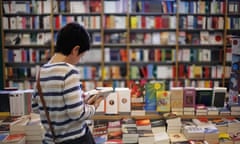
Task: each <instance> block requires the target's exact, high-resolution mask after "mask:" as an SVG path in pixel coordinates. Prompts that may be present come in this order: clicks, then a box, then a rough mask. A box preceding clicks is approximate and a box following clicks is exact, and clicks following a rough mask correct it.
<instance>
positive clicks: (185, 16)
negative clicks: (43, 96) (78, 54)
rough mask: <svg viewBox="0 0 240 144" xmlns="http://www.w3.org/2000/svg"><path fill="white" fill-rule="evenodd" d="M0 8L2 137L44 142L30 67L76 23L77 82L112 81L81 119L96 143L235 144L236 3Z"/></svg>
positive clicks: (11, 3) (7, 2) (183, 0)
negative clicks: (83, 36) (83, 42)
mask: <svg viewBox="0 0 240 144" xmlns="http://www.w3.org/2000/svg"><path fill="white" fill-rule="evenodd" d="M0 15H1V18H0V30H1V35H0V40H1V41H0V46H1V50H0V57H1V58H0V60H1V63H0V65H1V67H2V68H1V71H0V88H1V89H0V143H9V144H10V143H11V144H41V143H42V139H43V137H44V129H43V126H42V124H41V120H40V116H39V115H38V114H36V113H32V108H31V98H32V94H33V93H34V88H35V82H36V81H35V80H36V71H37V70H39V68H40V67H41V65H43V64H45V63H46V62H47V61H48V60H49V58H50V57H51V55H52V54H53V52H54V47H55V42H56V35H57V32H58V30H59V29H60V28H61V27H62V26H64V25H65V24H67V23H70V22H77V23H80V24H81V25H84V27H86V29H87V30H88V32H89V34H90V37H91V49H90V50H89V51H88V52H87V53H86V55H84V56H83V57H82V58H81V59H80V61H79V63H78V64H77V65H76V67H77V69H78V70H79V71H80V79H81V81H80V82H81V85H82V89H83V90H84V91H90V90H96V88H99V87H101V88H113V91H109V90H106V91H105V93H104V94H105V95H106V97H105V99H104V100H103V101H102V102H101V103H100V106H99V107H98V109H97V110H96V114H95V115H94V116H93V118H92V119H89V120H87V123H88V126H89V128H90V130H91V132H92V134H93V136H94V139H95V141H96V143H97V144H110V143H111V144H115V143H116V144H121V143H124V144H125V143H126V144H128V143H129V144H130V143H131V144H137V143H138V144H240V95H239V92H240V1H239V0H1V3H0ZM91 92H94V91H91Z"/></svg>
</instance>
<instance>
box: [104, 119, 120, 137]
mask: <svg viewBox="0 0 240 144" xmlns="http://www.w3.org/2000/svg"><path fill="white" fill-rule="evenodd" d="M107 133H108V140H121V139H122V126H121V121H120V120H116V121H109V122H108V128H107Z"/></svg>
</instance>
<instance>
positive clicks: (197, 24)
mask: <svg viewBox="0 0 240 144" xmlns="http://www.w3.org/2000/svg"><path fill="white" fill-rule="evenodd" d="M179 19H180V20H179V28H180V29H201V30H207V29H209V30H213V29H216V30H222V29H224V17H223V16H201V15H199V16H193V15H187V16H180V18H179Z"/></svg>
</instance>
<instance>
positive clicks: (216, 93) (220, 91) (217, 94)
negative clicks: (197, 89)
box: [213, 87, 227, 107]
mask: <svg viewBox="0 0 240 144" xmlns="http://www.w3.org/2000/svg"><path fill="white" fill-rule="evenodd" d="M226 93H227V88H225V87H215V88H214V89H213V106H215V107H224V104H225V100H226Z"/></svg>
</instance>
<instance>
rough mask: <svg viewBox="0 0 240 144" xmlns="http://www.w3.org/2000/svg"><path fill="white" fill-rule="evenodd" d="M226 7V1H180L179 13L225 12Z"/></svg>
mask: <svg viewBox="0 0 240 144" xmlns="http://www.w3.org/2000/svg"><path fill="white" fill-rule="evenodd" d="M225 7H226V3H225V2H224V1H180V2H179V13H183V14H185V13H191V14H224V13H225V12H226V9H225Z"/></svg>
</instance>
